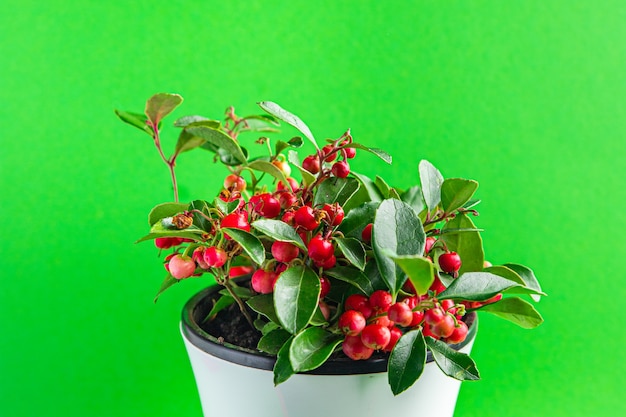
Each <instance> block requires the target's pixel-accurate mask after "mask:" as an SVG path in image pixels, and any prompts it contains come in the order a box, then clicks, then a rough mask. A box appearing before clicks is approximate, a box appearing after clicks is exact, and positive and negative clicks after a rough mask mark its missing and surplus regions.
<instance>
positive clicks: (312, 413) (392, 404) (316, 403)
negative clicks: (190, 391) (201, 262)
mask: <svg viewBox="0 0 626 417" xmlns="http://www.w3.org/2000/svg"><path fill="white" fill-rule="evenodd" d="M209 293H210V292H207V291H203V292H201V293H199V294H197V295H196V296H195V297H193V298H192V299H190V300H189V302H188V303H187V305H186V306H185V309H184V311H183V321H182V323H181V333H182V336H183V340H184V342H185V347H186V348H187V352H188V354H189V359H190V362H191V366H192V369H193V373H194V376H195V378H196V384H197V386H198V392H199V394H200V401H201V403H202V410H203V413H204V416H205V417H213V416H215V417H217V416H220V417H240V416H241V417H324V416H329V417H330V416H362V417H367V416H388V415H397V416H427V417H451V416H452V415H453V414H454V408H455V405H456V399H457V396H458V393H459V388H460V386H461V382H460V381H458V380H456V379H453V378H450V377H448V376H446V375H445V374H444V373H443V372H441V370H440V369H439V368H438V367H437V365H436V364H435V362H434V361H433V360H432V357H431V355H430V353H429V355H428V362H427V364H426V367H425V369H424V372H423V374H422V376H421V377H420V378H419V379H418V381H417V382H416V383H415V384H414V385H413V386H412V387H411V388H409V389H408V390H406V391H405V392H403V393H402V394H400V395H398V396H394V395H393V394H392V393H391V389H390V387H389V385H388V382H387V373H386V372H384V370H385V368H386V364H385V363H381V361H380V360H379V361H374V362H373V363H372V361H352V360H345V361H342V362H336V363H331V362H327V363H325V364H324V365H323V366H322V367H320V368H318V369H317V370H315V371H312V372H311V373H307V374H296V375H293V376H292V377H291V378H289V380H287V381H286V382H284V383H282V384H280V385H278V386H277V387H274V383H273V373H272V370H271V369H272V367H273V363H274V359H273V358H272V357H270V356H267V355H263V354H259V353H257V352H252V351H249V350H242V349H241V348H239V350H236V349H234V348H232V347H227V346H225V345H221V344H219V343H217V340H216V338H215V337H213V336H210V335H208V334H206V333H205V332H204V331H203V330H202V329H200V327H199V326H198V325H197V324H196V322H195V320H194V313H196V317H201V316H202V313H201V312H200V313H199V314H198V312H197V310H198V308H197V305H198V304H199V302H200V300H202V299H203V298H206V296H207V295H208V294H209ZM205 313H206V312H205ZM477 325H478V323H477V320H476V319H475V318H474V323H473V324H472V325H471V326H470V334H469V335H468V338H467V340H466V342H465V343H464V344H462V346H459V347H460V349H459V350H460V351H461V352H464V353H469V352H470V351H471V349H472V345H473V343H474V338H475V334H476V328H477ZM211 339H212V340H211ZM348 372H350V373H351V374H347V375H346V374H345V373H348ZM352 372H356V373H353V374H352Z"/></svg>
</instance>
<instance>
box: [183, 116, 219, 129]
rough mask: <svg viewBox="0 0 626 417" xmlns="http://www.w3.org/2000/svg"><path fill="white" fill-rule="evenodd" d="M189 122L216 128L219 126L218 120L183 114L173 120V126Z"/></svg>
mask: <svg viewBox="0 0 626 417" xmlns="http://www.w3.org/2000/svg"><path fill="white" fill-rule="evenodd" d="M191 124H195V125H196V126H202V125H204V126H209V127H212V128H214V129H217V128H218V127H219V126H220V121H219V120H211V119H209V118H207V117H204V116H183V117H180V118H178V119H176V120H175V121H174V126H176V127H187V126H189V125H191Z"/></svg>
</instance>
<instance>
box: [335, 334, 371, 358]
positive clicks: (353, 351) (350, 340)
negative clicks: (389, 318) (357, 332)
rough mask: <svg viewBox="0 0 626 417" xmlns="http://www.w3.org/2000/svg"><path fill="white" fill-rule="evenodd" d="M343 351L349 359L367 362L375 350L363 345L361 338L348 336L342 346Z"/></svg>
mask: <svg viewBox="0 0 626 417" xmlns="http://www.w3.org/2000/svg"><path fill="white" fill-rule="evenodd" d="M341 350H343V353H344V354H345V355H346V356H347V357H349V358H350V359H353V360H355V361H358V360H361V359H363V360H367V359H369V358H370V357H371V356H372V354H373V353H374V349H371V348H368V347H367V346H365V345H364V344H363V342H362V341H361V337H360V336H346V339H345V340H344V341H343V344H342V345H341Z"/></svg>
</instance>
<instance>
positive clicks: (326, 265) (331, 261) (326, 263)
mask: <svg viewBox="0 0 626 417" xmlns="http://www.w3.org/2000/svg"><path fill="white" fill-rule="evenodd" d="M313 263H314V264H315V266H316V267H318V268H322V269H331V268H333V267H334V266H335V265H336V264H337V258H336V257H335V255H331V257H330V258H328V259H325V260H323V261H315V260H314V261H313Z"/></svg>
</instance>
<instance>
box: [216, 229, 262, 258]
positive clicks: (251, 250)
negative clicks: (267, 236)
mask: <svg viewBox="0 0 626 417" xmlns="http://www.w3.org/2000/svg"><path fill="white" fill-rule="evenodd" d="M222 230H225V231H228V236H230V237H231V239H233V240H234V241H235V242H237V243H239V245H240V246H241V247H242V248H243V250H244V251H245V252H246V253H247V254H248V256H249V257H250V259H252V262H254V263H256V264H258V265H261V264H262V263H263V262H265V248H264V247H263V244H262V243H261V241H260V240H259V238H258V237H256V236H254V235H253V234H251V233H248V232H246V231H245V230H241V229H234V228H230V227H225V228H223V229H222Z"/></svg>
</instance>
